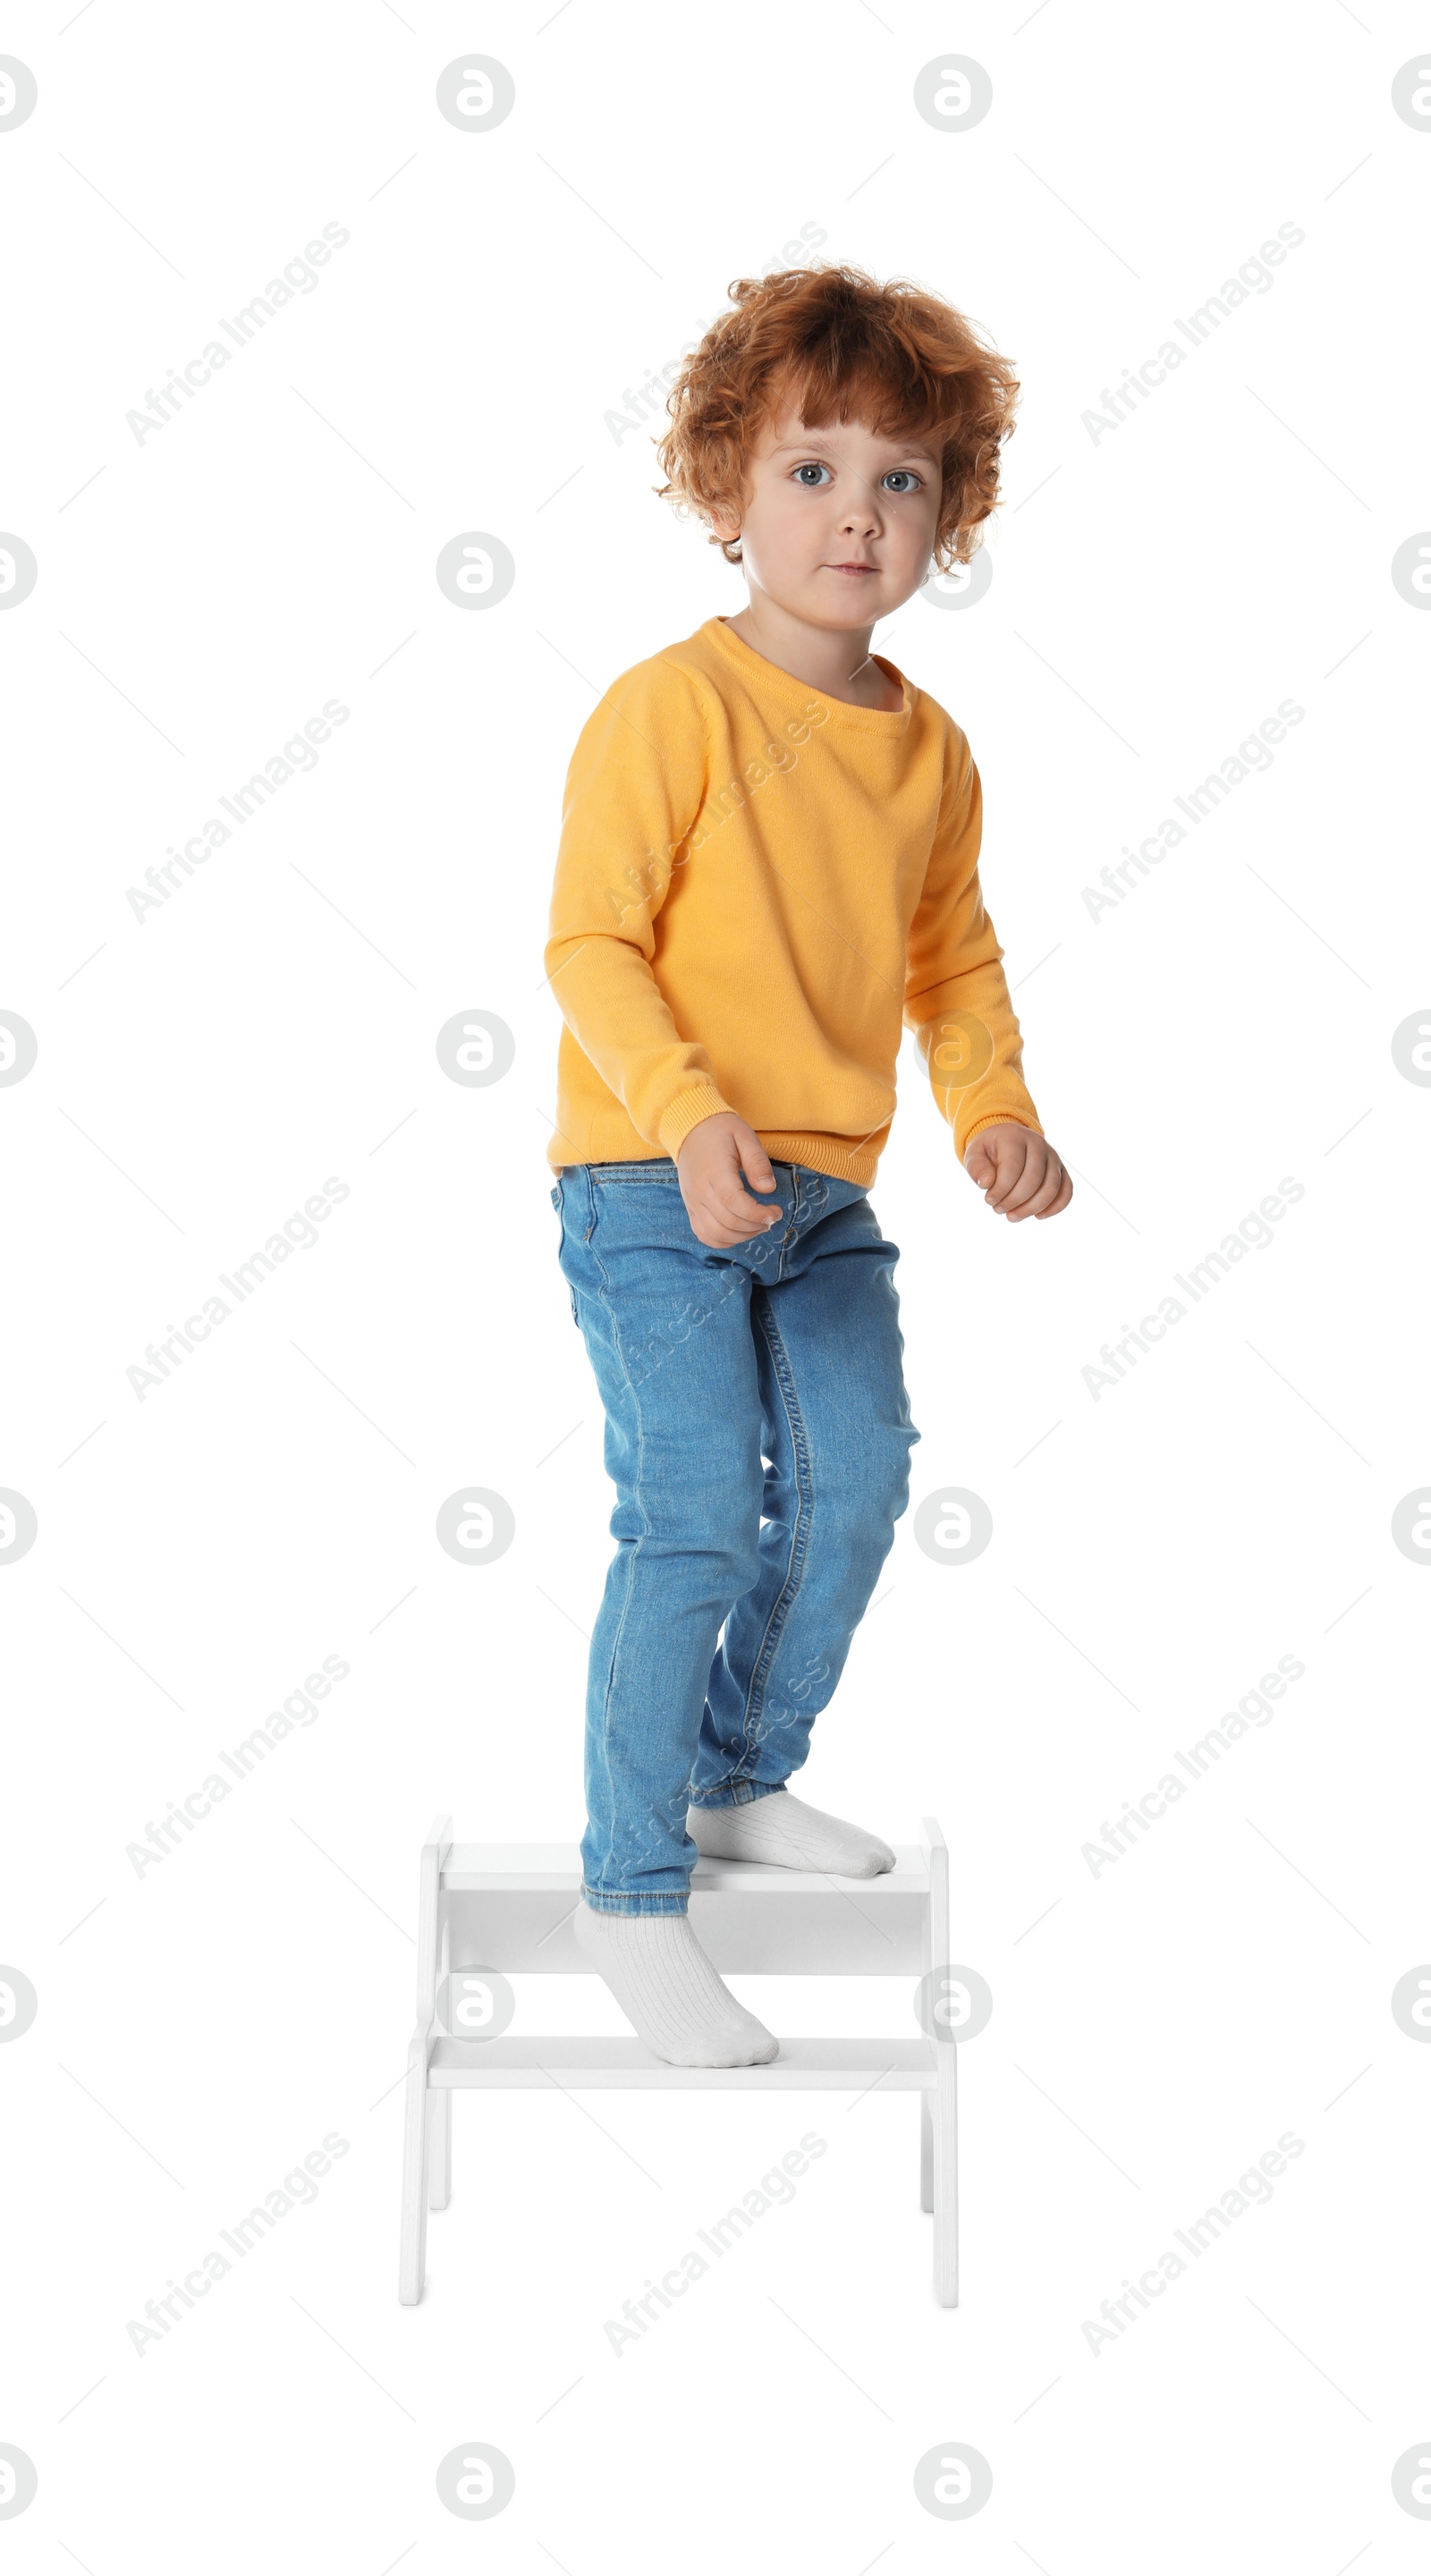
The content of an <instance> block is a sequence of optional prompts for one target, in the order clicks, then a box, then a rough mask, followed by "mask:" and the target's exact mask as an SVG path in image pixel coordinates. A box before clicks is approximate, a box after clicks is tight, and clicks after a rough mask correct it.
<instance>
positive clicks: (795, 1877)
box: [440, 1843, 929, 1905]
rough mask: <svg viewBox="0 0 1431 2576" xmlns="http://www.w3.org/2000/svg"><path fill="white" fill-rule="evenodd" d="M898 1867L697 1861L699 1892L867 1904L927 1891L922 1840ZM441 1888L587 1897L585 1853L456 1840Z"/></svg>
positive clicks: (564, 1846) (902, 1847)
mask: <svg viewBox="0 0 1431 2576" xmlns="http://www.w3.org/2000/svg"><path fill="white" fill-rule="evenodd" d="M894 1855H895V1865H894V1867H893V1869H887V1870H884V1871H883V1872H882V1873H881V1875H880V1876H879V1877H878V1878H839V1877H835V1876H834V1875H833V1874H827V1873H825V1872H823V1871H818V1870H813V1871H812V1870H803V1869H776V1868H774V1867H772V1866H771V1864H770V1863H769V1862H768V1861H740V1860H704V1859H702V1860H698V1861H697V1863H696V1866H695V1870H694V1872H693V1874H692V1878H691V1889H692V1893H693V1894H696V1895H700V1896H719V1895H721V1894H724V1893H730V1894H736V1893H738V1894H740V1895H742V1896H751V1895H759V1894H766V1895H772V1896H791V1895H796V1894H798V1893H800V1892H801V1891H802V1890H803V1891H806V1892H811V1893H814V1892H818V1893H820V1894H826V1893H828V1892H829V1891H830V1890H832V1889H841V1890H844V1891H847V1892H848V1893H849V1894H850V1895H852V1896H858V1898H859V1900H860V1903H861V1904H862V1905H863V1904H868V1903H871V1902H873V1903H878V1902H879V1901H880V1900H882V1899H883V1900H886V1901H887V1900H888V1899H890V1898H891V1897H894V1898H904V1899H907V1898H909V1897H911V1896H922V1895H925V1894H926V1893H927V1892H928V1888H929V1869H928V1864H927V1862H926V1860H925V1856H924V1853H923V1851H922V1849H921V1848H920V1846H919V1844H918V1843H896V1844H895V1846H894ZM440 1884H441V1886H442V1887H443V1888H444V1889H446V1890H448V1891H449V1892H450V1893H452V1894H454V1895H458V1894H463V1895H482V1896H530V1895H535V1894H538V1893H546V1892H547V1891H549V1890H550V1891H554V1892H564V1893H566V1894H569V1895H570V1896H571V1897H572V1898H573V1899H575V1898H576V1897H577V1896H578V1895H579V1894H580V1892H581V1853H580V1850H579V1848H578V1846H577V1845H576V1844H575V1843H453V1844H452V1845H451V1846H450V1847H449V1849H448V1852H447V1857H446V1859H445V1861H444V1863H443V1866H442V1873H441V1879H440Z"/></svg>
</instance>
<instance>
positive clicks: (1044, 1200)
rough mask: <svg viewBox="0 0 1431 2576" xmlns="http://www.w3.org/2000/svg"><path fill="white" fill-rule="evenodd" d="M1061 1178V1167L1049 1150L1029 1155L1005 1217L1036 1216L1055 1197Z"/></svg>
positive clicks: (1056, 1157) (1007, 1206) (1006, 1209)
mask: <svg viewBox="0 0 1431 2576" xmlns="http://www.w3.org/2000/svg"><path fill="white" fill-rule="evenodd" d="M1062 1177H1063V1165H1062V1164H1061V1163H1060V1161H1059V1159H1058V1156H1057V1155H1056V1154H1055V1153H1053V1152H1051V1151H1049V1150H1045V1151H1044V1152H1043V1153H1042V1154H1040V1153H1039V1152H1037V1151H1034V1152H1032V1153H1030V1155H1029V1159H1028V1164H1027V1167H1026V1169H1025V1171H1024V1175H1023V1179H1022V1180H1021V1181H1020V1183H1019V1186H1018V1188H1017V1189H1016V1190H1015V1191H1014V1192H1013V1194H1012V1196H1011V1197H1010V1199H1009V1201H1008V1203H1007V1205H1006V1207H1005V1210H1004V1213H1005V1215H1006V1216H1020V1217H1024V1216H1035V1215H1037V1214H1038V1212H1039V1210H1040V1209H1041V1208H1045V1207H1047V1206H1048V1204H1049V1202H1050V1200H1052V1199H1054V1198H1056V1197H1057V1195H1058V1187H1059V1182H1060V1181H1061V1179H1062Z"/></svg>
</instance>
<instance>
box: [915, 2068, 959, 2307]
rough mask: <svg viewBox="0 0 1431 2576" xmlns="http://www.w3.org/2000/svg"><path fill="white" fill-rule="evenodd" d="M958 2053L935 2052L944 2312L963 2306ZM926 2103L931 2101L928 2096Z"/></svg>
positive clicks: (938, 2253) (937, 2246) (938, 2254)
mask: <svg viewBox="0 0 1431 2576" xmlns="http://www.w3.org/2000/svg"><path fill="white" fill-rule="evenodd" d="M958 2054H959V2052H958V2049H957V2047H956V2045H955V2043H954V2041H953V2040H938V2041H936V2042H935V2048H934V2066H935V2090H934V2094H933V2097H932V2118H931V2126H932V2128H933V2131H934V2293H935V2296H936V2298H937V2299H938V2301H939V2304H940V2306H941V2308H957V2306H958V2305H959V2098H958V2091H957V2085H958V2072H957V2061H958ZM924 2098H925V2100H926V2101H929V2100H930V2099H931V2097H930V2096H929V2095H928V2094H926V2095H925V2097H924Z"/></svg>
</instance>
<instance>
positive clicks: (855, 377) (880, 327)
mask: <svg viewBox="0 0 1431 2576" xmlns="http://www.w3.org/2000/svg"><path fill="white" fill-rule="evenodd" d="M727 292H728V294H729V295H730V298H731V303H732V310H731V311H730V312H729V313H723V314H722V315H721V316H720V318H719V320H718V321H715V322H713V323H712V324H711V327H710V329H709V330H708V331H707V332H706V334H705V337H704V339H703V340H702V341H701V342H700V345H699V347H698V348H696V349H694V350H693V351H692V352H691V354H690V356H689V357H688V358H687V359H686V360H685V362H684V364H683V366H682V368H681V371H680V374H679V375H678V376H677V378H676V380H675V383H674V384H673V385H672V387H671V391H670V393H669V395H668V397H667V401H666V409H667V411H668V412H669V414H670V417H671V427H670V428H669V430H668V431H667V432H666V434H665V436H664V437H663V438H661V439H660V440H658V441H657V442H656V458H657V462H658V464H659V465H660V467H661V471H662V472H663V474H664V475H665V476H666V477H667V480H666V481H665V482H664V483H663V484H661V485H659V486H658V487H654V488H656V489H657V491H658V496H659V498H660V499H662V500H669V501H671V502H672V504H673V505H674V506H676V507H678V508H681V507H684V508H685V509H687V510H690V511H693V512H694V513H695V514H696V516H697V517H701V518H708V517H709V515H710V512H711V511H712V510H713V509H719V508H722V507H727V508H734V509H737V510H739V509H741V508H742V507H743V504H744V501H745V497H746V491H747V463H748V459H749V457H750V454H751V452H752V451H753V449H754V447H755V444H756V442H757V440H758V438H759V435H760V432H761V430H762V428H763V427H764V426H765V425H766V424H767V423H768V422H771V421H774V420H777V419H779V418H780V417H782V416H783V414H784V413H785V412H786V411H787V410H789V411H793V412H794V413H795V414H796V415H797V416H798V417H799V418H800V419H801V420H803V421H804V423H805V425H806V427H807V428H808V429H823V428H826V427H827V426H828V425H829V424H830V422H832V421H848V420H858V421H862V422H864V423H865V425H866V426H867V427H868V428H869V429H870V430H871V432H872V433H873V434H874V436H876V437H887V438H894V439H901V438H914V437H917V436H918V437H923V438H926V439H928V438H930V437H931V436H932V437H933V440H934V443H935V444H936V445H937V446H938V447H939V449H940V454H941V465H942V473H943V492H942V497H941V502H940V510H939V524H938V528H937V531H936V534H935V540H934V548H933V560H934V564H935V566H936V568H937V570H939V571H940V572H948V571H950V570H951V569H952V567H953V566H954V565H955V564H958V563H968V562H969V561H970V559H971V558H972V556H973V555H974V553H975V551H976V549H977V547H978V546H979V545H981V544H982V542H983V539H982V536H981V534H980V530H981V527H982V524H983V522H984V521H985V520H986V519H987V518H988V516H989V514H990V512H991V511H992V510H993V508H994V507H995V504H996V502H997V500H998V496H999V451H1000V449H1001V447H1002V446H1003V443H1004V441H1005V439H1006V438H1008V437H1009V436H1010V435H1011V434H1012V432H1013V430H1014V428H1015V426H1016V423H1015V421H1014V416H1013V415H1014V408H1015V405H1016V404H1017V402H1018V399H1019V383H1018V378H1017V377H1016V375H1015V374H1014V371H1013V368H1012V367H1011V366H1010V364H1009V362H1008V360H1007V358H1003V357H1000V356H999V354H998V352H997V351H996V350H994V349H992V348H990V347H988V346H987V345H986V343H985V342H984V340H983V339H982V338H981V337H980V335H979V333H978V331H977V330H976V328H975V326H974V324H973V323H971V322H969V321H968V320H967V319H966V318H965V316H964V315H963V314H962V313H958V312H956V311H955V309H954V307H953V306H952V305H951V304H946V303H945V302H944V300H943V298H942V297H941V296H938V295H933V294H931V293H929V292H928V290H927V289H926V288H924V287H921V286H917V285H915V284H914V283H913V282H912V281H911V280H910V279H908V278H903V277H895V278H891V279H890V280H889V281H888V283H887V284H885V285H881V284H880V282H879V280H878V279H877V278H874V277H871V276H870V275H869V274H868V272H867V271H866V270H864V269H862V268H854V267H851V266H850V265H849V264H848V263H845V262H842V263H841V264H839V265H838V266H836V265H834V264H833V263H823V262H822V263H817V264H815V265H812V266H810V267H808V268H782V269H777V270H776V271H775V272H774V274H773V275H770V276H767V277H737V278H734V279H732V281H731V284H730V286H729V287H728V289H727ZM708 543H709V544H711V545H718V546H719V547H720V550H721V552H722V554H723V555H724V556H725V559H726V562H727V563H739V561H740V540H739V538H735V537H732V538H722V537H719V536H716V535H715V534H714V533H713V534H712V535H711V536H710V537H709V539H708Z"/></svg>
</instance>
